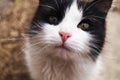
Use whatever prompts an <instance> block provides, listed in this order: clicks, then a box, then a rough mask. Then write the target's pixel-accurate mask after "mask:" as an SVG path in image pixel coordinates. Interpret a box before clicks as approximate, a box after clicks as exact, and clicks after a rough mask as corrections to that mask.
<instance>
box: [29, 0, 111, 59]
mask: <svg viewBox="0 0 120 80" xmlns="http://www.w3.org/2000/svg"><path fill="white" fill-rule="evenodd" d="M111 3H112V0H41V1H40V3H39V6H38V9H37V11H36V13H35V16H34V18H33V21H32V25H31V27H30V29H29V43H30V44H29V45H31V48H30V50H31V51H33V52H36V53H37V54H40V55H46V56H50V57H54V58H56V57H57V58H62V59H75V58H77V57H79V58H80V56H82V57H85V58H90V59H92V60H96V58H97V57H98V55H99V53H100V52H101V50H102V47H103V45H104V40H105V31H106V30H105V19H106V15H107V12H108V10H109V8H110V6H111ZM33 45H34V46H33Z"/></svg>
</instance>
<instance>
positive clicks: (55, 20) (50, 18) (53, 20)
mask: <svg viewBox="0 0 120 80" xmlns="http://www.w3.org/2000/svg"><path fill="white" fill-rule="evenodd" d="M49 21H50V22H51V23H53V24H57V23H58V18H57V17H54V16H50V17H49Z"/></svg>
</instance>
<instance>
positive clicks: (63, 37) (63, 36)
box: [59, 32, 71, 43]
mask: <svg viewBox="0 0 120 80" xmlns="http://www.w3.org/2000/svg"><path fill="white" fill-rule="evenodd" d="M59 35H60V36H61V39H62V42H63V43H64V42H65V41H66V40H67V39H68V38H70V37H71V34H70V33H67V32H59Z"/></svg>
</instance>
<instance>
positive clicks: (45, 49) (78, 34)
mask: <svg viewBox="0 0 120 80" xmlns="http://www.w3.org/2000/svg"><path fill="white" fill-rule="evenodd" d="M81 19H82V11H81V12H80V10H78V7H77V3H76V0H75V1H74V2H73V4H72V5H71V7H70V8H68V9H67V11H66V14H65V17H64V19H63V20H62V21H61V23H60V24H59V25H56V26H55V25H50V24H44V27H43V31H42V32H39V34H38V35H36V36H35V37H33V38H32V39H30V40H27V41H26V43H27V44H26V50H25V53H26V61H27V63H28V67H29V69H30V73H31V75H32V77H33V79H35V80H92V78H93V76H94V72H95V71H94V70H95V68H96V64H95V62H93V61H92V60H91V58H90V57H89V56H88V54H87V53H88V52H89V51H90V48H89V45H91V43H90V41H91V40H92V35H90V34H89V33H87V32H85V31H83V30H81V29H80V28H77V25H78V23H79V22H80V20H81ZM60 31H64V32H68V33H70V34H71V35H72V36H71V37H70V38H69V39H68V40H67V41H66V42H65V46H66V47H67V48H68V49H70V51H67V50H63V49H59V48H55V46H60V45H61V44H62V40H61V37H60V35H59V32H60Z"/></svg>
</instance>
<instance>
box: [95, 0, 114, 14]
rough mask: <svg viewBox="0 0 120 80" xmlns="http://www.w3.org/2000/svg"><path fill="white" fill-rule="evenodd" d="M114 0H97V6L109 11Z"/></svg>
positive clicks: (101, 9) (99, 8)
mask: <svg viewBox="0 0 120 80" xmlns="http://www.w3.org/2000/svg"><path fill="white" fill-rule="evenodd" d="M112 1H113V0H96V6H95V7H96V8H97V9H98V10H100V11H102V12H104V13H107V12H108V11H109V9H110V8H111V5H112Z"/></svg>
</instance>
